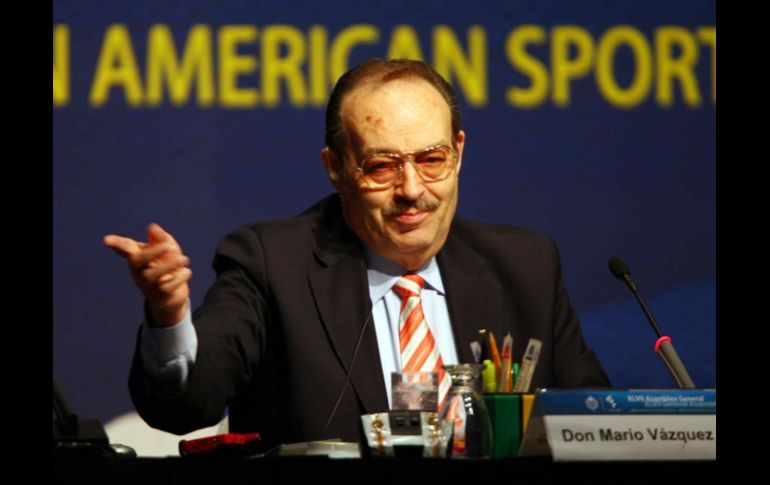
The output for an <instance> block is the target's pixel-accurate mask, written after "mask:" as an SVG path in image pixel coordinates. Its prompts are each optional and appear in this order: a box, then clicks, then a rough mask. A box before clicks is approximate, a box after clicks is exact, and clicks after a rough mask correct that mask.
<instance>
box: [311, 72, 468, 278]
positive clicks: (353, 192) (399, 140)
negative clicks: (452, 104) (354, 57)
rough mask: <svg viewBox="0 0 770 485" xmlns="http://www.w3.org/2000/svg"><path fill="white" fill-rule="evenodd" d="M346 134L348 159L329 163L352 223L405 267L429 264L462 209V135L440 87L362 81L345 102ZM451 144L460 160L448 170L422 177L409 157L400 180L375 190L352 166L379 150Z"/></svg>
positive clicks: (382, 252)
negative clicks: (446, 173) (456, 130)
mask: <svg viewBox="0 0 770 485" xmlns="http://www.w3.org/2000/svg"><path fill="white" fill-rule="evenodd" d="M341 117H342V123H343V125H344V128H345V132H346V133H347V137H348V147H347V153H346V155H345V160H336V159H334V160H331V162H328V161H327V160H326V157H332V158H333V157H334V154H331V153H330V152H327V153H325V162H326V163H325V164H326V166H327V170H329V169H330V168H331V169H332V170H330V171H333V170H334V168H335V167H336V169H337V170H338V171H339V172H340V173H339V176H333V175H332V176H330V178H331V179H332V183H333V184H334V185H335V187H336V188H337V190H338V191H339V192H340V195H341V197H342V200H343V203H344V205H345V209H346V214H347V221H348V224H349V225H350V227H351V229H352V230H353V231H354V232H355V233H356V234H357V235H358V236H359V237H360V238H361V239H362V240H363V241H364V242H365V243H366V244H367V245H368V246H369V247H371V248H372V249H373V250H374V251H376V252H377V253H378V254H380V255H381V256H383V257H385V258H387V259H390V260H392V261H395V262H396V263H398V264H400V265H401V266H402V267H404V268H405V269H408V270H414V269H417V268H419V267H420V266H422V265H423V264H424V263H426V262H427V261H428V260H429V259H430V258H431V257H433V256H434V255H435V254H436V253H437V252H438V251H439V250H440V249H441V247H442V246H443V245H444V242H445V241H446V238H447V234H448V233H449V226H450V225H451V223H452V218H453V217H454V214H455V210H456V208H457V185H458V184H457V182H458V174H459V172H460V165H461V161H462V151H463V145H464V141H465V134H464V133H463V132H460V133H459V134H458V135H457V137H456V138H455V139H454V140H453V139H452V129H451V114H450V111H449V106H447V103H446V101H444V99H443V98H442V97H441V94H440V93H439V92H438V91H437V90H436V88H434V87H433V86H431V85H430V84H429V83H428V82H426V81H424V80H422V79H412V78H406V79H397V80H393V81H390V82H387V83H385V84H382V85H378V86H372V85H368V84H363V85H361V86H358V87H357V88H355V89H354V90H353V91H351V92H350V93H349V94H348V95H347V96H346V97H345V99H344V101H343V103H342V111H341ZM436 145H449V146H455V147H456V149H457V157H458V158H457V164H456V167H455V169H454V170H453V171H452V172H451V173H450V175H449V177H447V178H446V179H444V180H441V181H436V182H424V181H423V180H422V179H421V178H420V176H419V174H418V173H417V172H416V170H415V167H414V165H413V164H411V163H406V164H405V165H404V170H403V174H402V177H401V178H400V180H398V181H396V182H395V184H394V185H393V186H392V187H389V188H386V189H372V188H371V187H367V185H366V184H365V183H363V182H362V181H361V180H360V172H358V171H356V170H355V167H357V166H359V164H360V163H361V160H363V159H364V158H365V157H366V156H369V155H372V154H374V153H382V152H388V153H399V154H403V153H409V152H415V151H418V150H420V149H423V148H426V147H431V146H436Z"/></svg>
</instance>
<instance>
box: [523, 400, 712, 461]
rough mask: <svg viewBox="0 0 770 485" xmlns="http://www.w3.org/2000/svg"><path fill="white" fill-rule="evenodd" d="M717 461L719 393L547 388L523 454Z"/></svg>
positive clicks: (537, 402)
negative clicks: (717, 397) (717, 407)
mask: <svg viewBox="0 0 770 485" xmlns="http://www.w3.org/2000/svg"><path fill="white" fill-rule="evenodd" d="M543 454H551V455H552V456H553V459H554V461H576V460H715V459H716V390H649V391H644V390H634V391H585V390H581V391H572V390H570V391H567V390H541V391H539V392H538V394H537V395H536V397H535V403H534V405H533V411H532V416H531V418H530V423H529V426H528V427H527V430H526V432H525V437H524V439H523V440H522V445H521V450H520V455H522V456H526V455H543Z"/></svg>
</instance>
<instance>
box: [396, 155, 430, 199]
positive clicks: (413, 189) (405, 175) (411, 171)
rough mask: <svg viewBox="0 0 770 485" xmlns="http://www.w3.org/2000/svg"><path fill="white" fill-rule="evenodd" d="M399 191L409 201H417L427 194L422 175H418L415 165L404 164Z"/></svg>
mask: <svg viewBox="0 0 770 485" xmlns="http://www.w3.org/2000/svg"><path fill="white" fill-rule="evenodd" d="M396 188H397V191H398V192H399V193H400V194H401V195H402V196H403V197H404V198H405V199H408V200H417V199H419V198H420V197H422V194H423V192H425V185H423V182H422V178H421V177H420V174H418V173H417V169H416V168H415V166H414V164H413V163H404V165H403V168H402V170H401V178H400V183H399V184H398V185H397V187H396Z"/></svg>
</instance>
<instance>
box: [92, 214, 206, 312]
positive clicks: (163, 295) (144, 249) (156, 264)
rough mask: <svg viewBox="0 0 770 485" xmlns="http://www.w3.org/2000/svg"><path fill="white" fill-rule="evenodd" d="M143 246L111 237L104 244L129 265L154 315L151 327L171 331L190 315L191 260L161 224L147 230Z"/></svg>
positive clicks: (151, 225)
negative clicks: (145, 241) (172, 327)
mask: <svg viewBox="0 0 770 485" xmlns="http://www.w3.org/2000/svg"><path fill="white" fill-rule="evenodd" d="M147 239H148V241H149V242H147V243H143V242H139V241H135V240H133V239H131V238H127V237H122V236H116V235H114V234H109V235H107V236H104V244H106V245H107V246H108V247H110V248H112V249H113V250H114V251H115V252H116V253H118V254H119V255H121V256H122V257H123V258H124V259H125V260H126V261H128V267H129V269H130V271H131V276H133V278H134V282H135V283H136V286H137V287H139V289H140V290H141V292H142V294H143V295H144V297H145V299H146V300H147V305H148V308H149V312H150V317H151V318H152V321H151V322H149V323H150V324H151V325H154V326H158V327H170V326H172V325H176V324H177V323H179V322H181V321H182V319H183V318H184V314H185V312H186V311H187V305H188V302H189V299H190V287H189V285H188V284H187V282H188V281H190V278H191V277H192V271H191V270H190V268H188V267H187V266H188V265H189V264H190V258H188V257H187V256H185V255H184V254H183V253H182V248H181V247H180V246H179V244H178V243H177V242H176V240H175V239H174V237H173V236H171V234H169V233H167V232H166V231H164V230H163V228H161V227H160V226H159V225H157V224H150V225H149V226H147Z"/></svg>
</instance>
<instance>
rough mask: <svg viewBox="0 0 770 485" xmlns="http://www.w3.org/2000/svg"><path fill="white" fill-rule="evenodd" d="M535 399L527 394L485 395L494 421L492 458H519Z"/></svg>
mask: <svg viewBox="0 0 770 485" xmlns="http://www.w3.org/2000/svg"><path fill="white" fill-rule="evenodd" d="M534 398H535V395H534V394H525V393H513V394H502V393H496V394H484V402H485V403H486V405H487V410H489V417H490V419H491V421H492V430H493V433H492V435H493V440H492V458H507V457H512V456H518V454H519V446H520V445H521V438H522V436H524V431H525V430H526V428H527V423H528V422H529V415H530V413H531V412H532V402H533V400H534Z"/></svg>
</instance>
